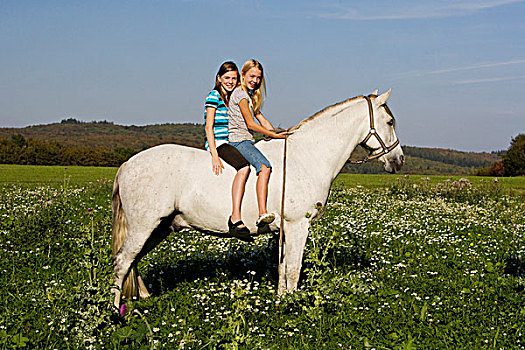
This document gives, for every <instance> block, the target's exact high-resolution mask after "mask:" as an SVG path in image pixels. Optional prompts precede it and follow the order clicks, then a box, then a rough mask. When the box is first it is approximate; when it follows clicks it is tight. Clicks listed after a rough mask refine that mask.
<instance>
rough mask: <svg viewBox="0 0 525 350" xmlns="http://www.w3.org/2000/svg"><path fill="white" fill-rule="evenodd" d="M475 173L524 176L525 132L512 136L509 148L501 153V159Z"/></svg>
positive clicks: (481, 174)
mask: <svg viewBox="0 0 525 350" xmlns="http://www.w3.org/2000/svg"><path fill="white" fill-rule="evenodd" d="M476 175H480V176H525V134H519V135H518V136H516V137H514V138H513V139H512V141H511V142H510V147H509V149H508V150H507V151H506V152H503V153H502V155H501V160H500V161H498V162H495V163H493V164H492V165H491V166H490V167H486V168H481V169H479V170H478V172H477V174H476Z"/></svg>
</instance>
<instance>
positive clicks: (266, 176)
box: [255, 164, 272, 216]
mask: <svg viewBox="0 0 525 350" xmlns="http://www.w3.org/2000/svg"><path fill="white" fill-rule="evenodd" d="M271 170H272V168H268V167H267V166H266V165H264V164H263V165H262V170H261V171H260V172H259V176H257V184H256V187H255V188H256V191H257V204H258V205H259V216H261V215H263V214H266V213H267V212H268V211H267V210H266V199H267V197H268V181H270V173H271Z"/></svg>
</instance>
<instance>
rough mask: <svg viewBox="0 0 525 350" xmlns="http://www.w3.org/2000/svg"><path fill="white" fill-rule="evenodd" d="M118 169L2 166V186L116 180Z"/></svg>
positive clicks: (0, 169)
mask: <svg viewBox="0 0 525 350" xmlns="http://www.w3.org/2000/svg"><path fill="white" fill-rule="evenodd" d="M117 170H118V168H114V167H82V166H67V167H64V166H47V165H13V164H0V184H23V185H50V186H60V185H63V184H64V181H66V180H67V181H68V182H69V184H71V185H81V184H86V183H88V182H91V181H96V180H97V179H111V180H112V179H114V178H115V174H116V173H117Z"/></svg>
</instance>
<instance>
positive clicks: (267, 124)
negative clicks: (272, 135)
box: [255, 112, 275, 130]
mask: <svg viewBox="0 0 525 350" xmlns="http://www.w3.org/2000/svg"><path fill="white" fill-rule="evenodd" d="M255 118H257V120H258V121H259V123H261V125H262V126H263V127H265V128H266V129H268V130H275V128H274V127H273V125H272V123H270V121H269V120H268V119H266V118H265V117H264V115H263V114H262V113H261V112H259V113H257V114H256V115H255Z"/></svg>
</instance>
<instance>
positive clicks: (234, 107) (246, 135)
mask: <svg viewBox="0 0 525 350" xmlns="http://www.w3.org/2000/svg"><path fill="white" fill-rule="evenodd" d="M243 99H246V100H248V105H249V107H250V113H251V114H252V117H253V116H254V115H253V105H252V99H251V98H250V96H248V94H247V93H246V91H244V90H243V89H242V88H236V89H235V90H233V92H232V94H231V96H230V103H229V107H228V114H229V118H228V140H229V141H230V142H241V141H244V140H251V141H254V138H253V131H251V130H249V129H248V126H246V122H245V121H244V117H243V116H242V113H241V109H240V108H239V102H241V101H242V100H243Z"/></svg>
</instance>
